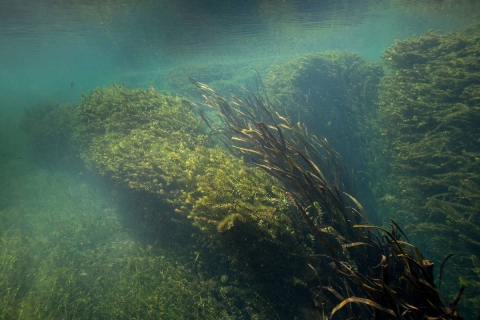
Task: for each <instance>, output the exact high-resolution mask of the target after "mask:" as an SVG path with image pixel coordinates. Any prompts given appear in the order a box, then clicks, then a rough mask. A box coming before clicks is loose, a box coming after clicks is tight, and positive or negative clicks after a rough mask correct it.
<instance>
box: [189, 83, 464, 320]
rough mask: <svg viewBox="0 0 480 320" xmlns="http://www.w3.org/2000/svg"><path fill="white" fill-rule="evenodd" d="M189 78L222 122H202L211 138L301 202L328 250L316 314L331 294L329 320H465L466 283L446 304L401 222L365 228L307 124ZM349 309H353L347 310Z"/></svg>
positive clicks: (333, 160)
mask: <svg viewBox="0 0 480 320" xmlns="http://www.w3.org/2000/svg"><path fill="white" fill-rule="evenodd" d="M191 80H192V82H193V83H194V84H195V85H196V86H197V87H199V88H200V89H201V90H203V91H204V94H205V96H206V98H207V99H206V105H207V106H209V107H211V108H212V109H213V110H214V111H215V112H216V113H217V115H218V117H219V118H220V119H221V121H222V122H223V125H222V126H220V127H215V126H214V123H215V122H214V121H211V120H209V119H208V118H206V117H204V120H205V121H206V122H207V124H208V125H209V127H210V128H211V130H212V131H211V134H216V135H219V136H220V139H222V138H223V141H224V143H225V145H227V146H228V147H230V150H232V152H234V153H238V152H239V153H242V154H244V155H245V156H247V157H248V159H249V160H250V161H251V162H253V163H255V164H256V165H257V166H259V167H261V168H263V169H264V170H265V171H266V172H268V173H269V174H271V175H273V176H275V177H277V178H279V180H280V181H282V182H283V190H284V192H285V195H286V197H287V198H289V199H290V201H291V202H292V203H295V204H296V206H297V207H298V210H299V211H300V214H301V216H302V217H303V219H304V220H305V222H306V224H307V225H308V227H309V228H310V229H311V231H312V233H313V235H314V237H316V239H317V240H318V241H319V242H321V243H322V244H323V246H324V247H325V249H326V251H327V254H321V255H319V256H321V257H322V259H330V261H331V264H330V265H329V267H330V268H333V269H334V270H335V271H336V274H335V273H334V274H335V276H333V277H332V276H331V274H332V273H331V272H328V273H327V274H329V275H330V277H324V276H325V272H326V271H327V270H325V266H322V267H320V264H317V263H314V264H310V265H309V266H310V267H311V268H312V269H313V270H314V271H315V273H316V275H317V277H318V283H317V285H316V287H315V289H312V293H313V296H312V298H313V300H314V301H315V305H316V307H318V308H319V310H321V309H323V305H322V304H323V301H324V297H325V294H330V295H332V297H333V298H337V299H339V300H340V303H339V304H338V305H337V306H336V307H334V308H332V309H331V315H332V316H333V315H334V314H336V313H337V312H343V313H344V314H343V315H341V316H342V317H343V318H345V317H351V316H353V314H355V315H356V316H358V315H360V316H362V317H363V318H366V319H371V318H376V319H399V318H402V319H419V318H425V317H432V318H450V319H462V317H461V316H460V315H459V312H458V310H457V304H458V302H459V300H460V297H461V296H462V293H463V291H464V289H465V285H464V283H462V285H461V288H460V291H459V292H458V295H457V297H456V298H455V300H453V302H451V303H448V301H444V300H442V298H441V297H442V294H441V292H440V291H439V290H438V289H437V287H436V284H435V282H434V277H433V263H431V262H430V261H429V260H427V259H425V258H424V257H423V255H422V254H421V252H420V250H419V249H418V248H417V247H415V246H413V245H411V244H410V243H409V242H408V239H407V238H406V236H405V235H404V234H403V232H402V231H401V229H400V228H399V227H398V225H397V224H396V223H395V222H394V221H393V220H392V224H391V227H392V230H391V231H388V230H386V229H383V228H379V227H375V226H372V225H369V224H368V221H367V220H366V217H365V214H364V213H363V208H362V206H361V204H360V203H359V202H358V201H357V200H355V198H353V197H352V196H350V195H349V194H347V193H344V194H342V193H341V190H342V189H344V186H343V185H342V184H341V181H342V180H341V179H342V178H343V177H345V174H344V172H342V170H341V168H342V165H341V164H340V160H339V157H338V156H337V155H336V153H335V152H334V151H333V150H332V149H331V148H330V147H329V145H328V144H327V143H326V141H325V140H322V139H318V138H316V137H315V136H309V135H308V134H307V130H306V128H305V127H304V126H301V125H294V124H292V122H291V121H290V120H289V119H288V118H285V117H282V116H280V115H279V113H278V112H276V111H275V109H274V108H273V106H272V104H271V103H270V101H269V100H268V97H267V96H265V95H262V94H252V93H250V92H246V93H245V97H239V96H237V95H233V96H232V100H231V101H227V100H226V99H225V98H223V97H221V96H219V95H217V94H216V93H215V92H214V91H213V90H212V89H211V88H209V87H208V86H206V85H205V84H202V83H199V82H196V81H195V80H193V79H191ZM235 150H237V151H235ZM347 200H348V201H350V202H351V205H350V206H349V205H347V204H346V203H347V202H346V201H347ZM358 223H361V224H360V225H359V224H358ZM375 229H378V230H380V231H381V232H382V233H384V236H382V235H380V234H379V233H377V232H375ZM402 236H403V237H404V239H401V238H402ZM442 266H443V264H442ZM325 283H328V285H325ZM353 304H355V305H353ZM346 305H349V306H350V308H344V307H345V306H346ZM446 306H447V307H446ZM322 311H323V310H322Z"/></svg>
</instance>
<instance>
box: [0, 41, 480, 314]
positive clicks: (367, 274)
mask: <svg viewBox="0 0 480 320" xmlns="http://www.w3.org/2000/svg"><path fill="white" fill-rule="evenodd" d="M439 37H441V36H439ZM395 52H396V51H395ZM298 61H301V64H300V65H298V64H296V63H298ZM298 61H296V62H295V63H292V64H291V65H288V64H286V67H285V68H286V69H287V71H288V72H283V71H282V70H281V68H279V69H277V70H276V71H274V72H272V73H271V74H270V75H269V76H268V77H267V79H266V82H267V85H266V86H265V87H264V86H263V84H262V83H261V82H259V83H258V92H257V93H251V92H248V91H244V92H243V95H242V96H241V95H235V94H234V95H231V97H230V100H227V99H226V98H223V97H222V96H221V95H219V94H217V93H216V92H215V91H213V90H212V89H211V88H210V87H208V86H207V85H205V84H202V83H200V82H197V81H195V80H192V82H193V83H194V84H195V85H196V86H197V87H199V88H200V89H201V90H202V91H203V94H204V96H205V97H206V101H205V106H203V107H206V108H209V109H210V112H206V111H204V108H197V107H196V106H195V105H194V104H193V103H191V102H190V101H188V100H187V99H185V98H182V97H179V96H175V95H171V94H166V93H157V92H156V91H155V90H152V89H149V90H144V89H128V88H126V87H125V86H122V85H116V84H111V85H109V86H108V87H105V88H97V89H95V90H92V91H91V92H90V93H89V94H88V95H84V96H83V97H82V101H81V102H80V103H79V104H78V105H76V106H75V107H74V108H73V109H72V111H71V112H69V121H68V123H70V124H71V131H70V132H71V134H70V137H71V143H73V144H74V145H75V148H76V149H75V150H78V152H79V156H80V157H81V159H82V160H83V161H84V163H85V164H86V166H87V167H88V168H89V169H91V171H92V172H93V173H98V174H99V175H100V176H102V177H103V178H104V179H105V180H107V181H110V182H111V183H113V184H114V185H115V187H116V188H120V189H121V192H122V194H124V195H127V194H128V195H129V196H130V197H131V199H132V200H133V201H132V202H133V203H134V205H133V206H134V207H135V206H136V209H135V210H131V212H130V213H129V214H130V215H133V214H136V215H138V217H137V218H138V220H139V221H143V222H147V223H148V224H150V225H152V226H154V227H157V228H156V229H155V228H150V229H148V228H145V230H147V229H148V230H152V229H155V230H157V231H156V232H157V234H156V235H154V236H157V237H158V238H157V239H155V241H154V244H153V245H152V244H148V245H146V246H141V245H139V244H138V243H136V242H134V241H128V240H125V239H124V238H122V233H121V232H120V234H117V233H118V232H119V231H121V230H122V228H121V223H119V222H118V221H114V220H112V221H110V222H108V221H107V220H105V221H103V220H102V219H107V217H108V216H109V215H110V214H111V212H110V210H107V212H104V213H105V214H104V215H102V218H101V219H100V220H101V221H96V220H95V219H93V218H92V217H93V216H94V215H92V217H89V218H85V220H82V221H84V222H82V223H81V224H79V222H78V221H77V220H75V219H73V218H70V217H69V218H70V219H73V220H72V221H75V223H70V224H69V223H68V222H66V223H64V222H62V223H61V225H62V226H63V225H64V224H65V225H67V226H68V227H65V229H64V227H62V228H60V231H57V232H58V234H59V236H60V238H59V239H60V240H58V239H56V238H55V239H54V242H53V243H59V245H58V246H57V247H56V248H57V249H58V251H53V252H52V253H51V254H49V255H47V257H46V258H45V260H44V261H45V263H46V265H47V266H58V268H57V269H56V271H55V273H48V274H47V273H45V274H43V273H39V274H40V275H41V277H40V279H43V280H42V281H41V283H40V284H38V286H39V287H38V288H37V287H32V288H33V289H30V288H29V287H27V289H25V290H26V291H28V290H30V291H28V292H29V293H30V294H29V295H23V294H22V295H17V293H15V292H14V291H8V292H6V298H5V299H4V301H6V302H5V305H7V306H8V309H9V310H11V311H9V312H11V313H10V314H12V315H13V316H11V315H10V314H9V317H16V316H17V315H18V313H17V312H26V311H28V310H30V311H28V312H32V314H35V312H37V313H38V312H40V313H39V314H41V315H43V318H45V317H46V318H48V317H59V316H61V312H63V311H65V309H66V308H68V312H69V314H71V312H74V313H75V314H77V312H78V314H82V315H85V316H86V317H104V316H105V315H108V317H114V318H132V317H137V318H149V317H155V316H158V315H162V316H163V317H164V318H166V319H170V318H171V319H174V318H175V317H176V318H179V317H180V318H192V319H195V318H205V319H209V318H215V317H217V318H218V317H220V318H222V319H224V318H226V319H228V318H232V319H242V318H245V319H278V318H280V319H282V318H287V319H290V318H291V319H294V318H295V317H297V315H298V314H299V310H301V309H306V310H309V311H311V312H313V313H315V314H316V315H317V316H318V317H323V316H322V314H323V315H325V314H330V315H331V316H335V317H336V318H348V317H352V316H354V315H357V316H360V317H363V318H369V319H370V318H375V319H398V318H402V319H421V318H424V317H430V318H433V319H441V318H443V319H462V317H461V316H460V314H459V311H458V305H459V303H460V301H462V300H461V298H462V295H463V292H464V290H465V287H466V285H465V282H464V281H463V280H462V281H461V283H460V286H458V284H451V285H449V286H450V287H451V288H452V289H451V290H453V291H455V290H457V289H458V287H460V288H459V289H458V290H457V291H455V293H454V294H452V295H450V296H445V295H443V294H442V292H441V291H440V284H441V279H440V280H439V281H436V279H435V277H434V271H433V266H434V264H433V263H432V262H431V261H430V260H428V259H426V258H425V257H424V255H423V254H422V253H421V252H420V250H419V249H418V247H416V246H415V245H413V244H412V242H410V241H409V239H408V238H407V236H406V235H405V234H404V233H403V231H402V230H401V229H400V227H399V224H397V223H396V222H395V221H393V220H392V221H391V222H390V227H389V228H388V229H387V228H381V227H376V226H374V225H372V224H371V223H369V221H368V219H367V213H369V211H367V210H365V209H364V207H363V206H362V205H361V204H360V202H359V201H357V200H356V199H355V188H354V186H353V184H352V183H351V180H350V170H349V169H347V167H346V165H345V163H344V160H343V159H342V158H341V157H340V155H339V153H338V152H337V151H335V148H333V147H332V146H331V145H330V143H329V141H330V140H333V141H334V142H335V137H337V138H339V139H340V138H342V137H347V136H348V137H351V140H348V141H357V142H358V143H359V144H362V145H366V146H367V147H368V144H369V143H368V141H369V140H368V138H367V137H366V136H367V135H368V134H369V132H371V131H373V130H374V127H373V126H372V127H369V126H370V124H371V123H373V121H372V119H371V118H375V117H376V116H377V114H376V110H375V109H374V104H375V101H376V100H375V92H376V90H377V83H378V81H379V77H380V76H381V73H382V72H383V71H382V68H380V67H378V66H377V65H373V64H369V63H367V62H366V61H364V60H363V59H362V58H361V57H360V56H358V55H355V54H349V53H332V52H329V53H325V54H318V55H309V56H303V57H300V60H298ZM387 61H394V59H392V60H388V58H387ZM400 61H401V60H400ZM406 65H407V66H408V64H406ZM298 66H301V68H299V67H298ZM304 67H305V70H304ZM295 68H296V69H298V70H297V71H298V72H299V73H300V75H297V74H296V73H293V74H294V75H295V77H294V78H293V79H294V80H292V78H288V80H285V81H286V82H287V83H288V84H287V85H285V86H284V87H283V89H282V90H283V91H282V90H280V91H279V92H273V91H272V90H274V89H272V88H273V87H271V86H273V84H271V83H273V82H271V83H270V84H268V81H274V80H272V79H273V77H275V76H274V75H275V72H277V74H278V76H279V78H280V75H282V76H283V75H287V74H290V75H291V74H292V72H289V71H292V70H294V69H295ZM309 70H313V71H309ZM297 71H295V72H297ZM304 72H305V73H304ZM455 74H456V73H454V75H455ZM393 76H394V74H393V73H392V74H389V75H388V76H387V78H386V80H384V82H383V83H384V87H383V88H386V85H385V83H388V81H389V80H388V79H390V78H389V77H393ZM349 77H351V79H350V78H349ZM305 78H308V80H305ZM312 78H315V79H317V80H316V81H315V82H318V83H325V85H327V84H332V86H331V87H329V88H328V90H326V89H324V88H323V87H322V86H318V87H315V85H312V86H311V88H309V89H308V90H306V91H304V92H301V90H303V89H302V86H300V89H295V87H296V86H297V84H298V83H297V82H300V83H302V84H304V86H303V87H305V86H307V85H311V79H312ZM269 79H270V80H269ZM275 79H276V78H275ZM349 79H350V80H349ZM347 80H348V81H347ZM302 81H303V82H302ZM359 84H361V85H359ZM357 85H358V87H357ZM439 85H440V84H439ZM280 87H281V86H280ZM399 88H402V86H401V85H398V84H397V85H396V86H395V89H399ZM297 90H300V91H297ZM314 90H317V91H318V92H317V91H314ZM321 90H325V91H324V92H323V93H322V94H320V93H319V92H320V91H321ZM310 92H317V93H318V95H316V96H315V95H311V96H310V98H309V99H307V98H305V95H306V94H307V97H308V94H309V93H310ZM410 92H414V91H412V90H410V91H409V92H408V93H409V94H410ZM435 92H436V91H435ZM467 92H470V91H467ZM472 92H473V91H472ZM317 93H315V94H317ZM330 94H331V95H330ZM270 95H271V97H272V98H270ZM282 95H283V96H282ZM290 96H292V97H290ZM385 96H386V94H385ZM385 96H382V97H381V98H382V99H385ZM324 97H328V99H325V98H324ZM335 97H338V98H339V99H335ZM340 98H341V99H340ZM310 99H312V100H310ZM314 100H319V101H320V102H318V101H314ZM380 101H381V102H380V106H381V107H385V108H386V106H385V105H382V101H385V100H380ZM390 101H396V99H392V100H390ZM400 101H401V100H400ZM408 101H410V100H408ZM277 103H278V105H279V106H280V107H277V106H276V105H277ZM295 103H297V107H298V106H302V107H304V108H303V109H301V110H302V111H301V113H300V116H299V115H298V114H294V113H293V108H294V106H295ZM310 103H311V104H310ZM322 104H326V105H331V106H332V108H333V110H334V111H335V112H338V113H339V116H338V117H337V116H336V115H334V114H330V113H329V112H328V110H327V109H328V108H325V107H324V106H323V105H322ZM392 105H393V104H392ZM389 106H390V105H389ZM289 108H290V109H289ZM315 108H318V110H317V109H315ZM462 110H463V109H462ZM454 111H455V112H452V114H455V113H456V111H458V110H457V109H454ZM283 112H285V113H286V114H288V116H283V115H281V113H283ZM317 112H319V113H322V112H323V116H324V118H322V119H320V118H318V119H316V121H314V122H312V123H311V125H312V126H313V127H314V130H313V131H312V129H310V131H309V129H308V128H309V126H308V125H306V124H303V123H302V122H307V121H306V120H309V119H310V118H313V117H314V115H316V114H317ZM41 114H43V113H41ZM392 114H394V115H395V113H392ZM302 117H305V119H304V118H302ZM329 117H330V118H329ZM357 117H358V119H357V121H358V123H356V122H355V121H356V118H357ZM325 118H326V119H325ZM425 118H427V117H426V116H425ZM454 118H455V117H454ZM293 119H294V120H293ZM382 119H383V118H382ZM459 119H463V118H462V117H460V118H459ZM462 121H463V120H462ZM297 122H298V123H297ZM329 123H330V126H332V125H334V126H336V127H337V130H336V131H335V130H332V131H331V134H332V139H328V140H327V139H325V138H318V137H317V136H316V135H313V134H311V133H312V132H315V131H318V134H319V136H325V135H327V134H328V130H325V131H322V130H324V128H326V127H327V128H328V127H329ZM383 123H386V122H382V124H383ZM449 125H450V124H449ZM391 127H394V125H392V124H390V125H389V126H388V128H391ZM402 128H403V127H401V126H400V127H398V130H401V129H402ZM447 128H448V127H447ZM413 129H415V127H412V130H413ZM392 130H397V128H392ZM339 132H340V133H341V134H339ZM384 133H385V132H384ZM394 133H398V132H392V133H391V136H389V135H388V134H389V133H385V135H386V137H387V138H390V137H392V136H393V134H394ZM403 133H404V132H402V134H403ZM336 134H338V135H336ZM350 134H351V136H350ZM425 136H426V135H425ZM349 139H350V138H349ZM371 139H372V140H373V139H374V138H373V137H372V138H371ZM389 141H390V140H389ZM350 147H351V148H354V143H352V144H351V145H350ZM355 147H359V146H355ZM446 147H448V149H445V150H447V151H450V150H456V149H454V147H453V146H451V145H448V146H446ZM345 148H346V149H349V148H348V147H345ZM371 148H376V147H375V146H374V147H371ZM396 148H397V146H395V148H392V149H393V150H397V149H396ZM372 150H373V149H372ZM442 150H443V149H442V148H441V149H440V151H442ZM358 152H360V150H359V151H358ZM467 152H473V151H467ZM370 153H372V152H370ZM463 154H464V153H462V155H463ZM348 156H350V157H355V156H358V154H357V153H356V152H353V151H351V153H350V154H349V155H348ZM370 156H371V155H370V154H369V151H368V150H367V151H365V153H364V154H361V157H365V159H366V160H369V159H370V163H371V162H372V161H373V160H371V159H372V158H369V157H370ZM391 157H392V158H393V159H396V158H395V157H396V155H395V154H392V155H391ZM455 160H457V159H455ZM399 168H400V167H399ZM471 168H472V169H476V167H471ZM472 177H474V175H472ZM468 179H470V176H469V178H468ZM391 181H392V182H396V181H398V180H395V178H394V177H392V179H391ZM402 187H403V185H402ZM405 188H406V187H405ZM65 190H66V191H67V190H69V189H68V188H65ZM447 190H448V189H447ZM452 190H453V189H452ZM400 194H401V192H400ZM405 194H406V192H405ZM125 198H126V197H125ZM386 198H387V197H386ZM388 199H389V200H390V201H391V202H394V201H393V200H396V198H395V196H393V195H391V196H389V197H388ZM384 203H385V201H384ZM461 204H462V205H464V206H468V203H466V202H462V203H461ZM91 209H93V211H94V212H96V213H98V212H100V211H101V209H99V208H91ZM125 210H126V211H130V208H129V207H128V206H126V207H125ZM65 211H68V210H65ZM104 211H105V210H104ZM412 212H413V211H412ZM73 213H75V212H73ZM112 216H114V215H112ZM99 222H101V223H99ZM404 223H405V221H402V224H404ZM90 225H96V226H97V229H95V228H91V229H89V227H88V226H90ZM102 226H103V227H106V228H113V229H111V230H110V231H109V232H106V233H105V232H102V230H99V229H98V228H101V227H102ZM419 226H421V225H419ZM167 228H168V229H171V230H170V231H169V232H166V229H167ZM140 229H141V228H140ZM89 231H91V232H94V234H95V236H94V235H93V234H92V236H91V237H92V238H93V239H95V237H99V238H98V239H96V240H95V241H92V240H89V241H88V242H85V240H84V237H83V236H82V235H83V234H85V232H89ZM130 232H131V231H130ZM148 232H150V231H148ZM162 233H167V234H168V235H175V237H176V239H173V240H170V244H173V245H172V246H169V247H170V248H171V249H170V250H171V251H170V250H166V247H163V246H160V245H158V246H157V244H159V243H160V242H159V241H160V239H161V238H162V236H165V235H163V234H162ZM68 234H70V236H68ZM106 234H110V235H112V237H114V236H113V234H116V235H115V237H120V238H121V239H120V238H119V239H116V238H109V237H107V236H105V235H106ZM7 235H8V234H7ZM100 235H103V236H100ZM4 236H5V233H4ZM76 236H78V238H75V237H76ZM123 237H125V235H123ZM5 241H8V239H7V240H5ZM15 241H16V240H15ZM15 241H14V242H12V245H13V246H14V247H19V248H21V250H22V251H25V252H26V253H28V252H29V251H28V250H24V249H22V248H23V247H22V246H23V244H22V243H21V242H19V241H16V242H15ZM41 243H47V244H48V243H51V242H50V239H48V238H46V239H42V241H41ZM94 243H95V245H94ZM113 243H117V244H119V245H118V246H117V247H116V248H112V246H113ZM85 244H88V245H87V246H85ZM75 247H76V248H77V249H75V250H72V248H75ZM152 248H155V249H152ZM117 250H118V251H117ZM32 251H34V250H32ZM5 252H6V253H5V255H6V256H8V257H9V259H6V260H5V261H7V264H6V266H5V267H4V268H3V270H6V271H2V272H4V273H5V274H10V273H8V270H11V269H12V265H14V264H15V263H17V262H16V261H19V259H17V258H15V257H14V258H11V257H10V256H12V253H11V252H9V251H5ZM56 252H57V253H58V255H56V254H57V253H56ZM103 253H104V254H103ZM442 253H443V256H442V257H441V258H440V261H441V259H443V258H444V257H445V256H447V258H446V259H445V260H443V263H442V264H441V266H440V274H442V272H443V270H444V263H445V262H446V261H447V260H449V258H450V257H451V255H447V253H446V252H442ZM99 256H101V257H102V258H98V257H99ZM169 258H171V259H169ZM62 259H67V260H62ZM471 259H472V261H473V260H474V257H472V258H471ZM475 259H476V258H475ZM8 261H10V262H8ZM475 261H476V260H475ZM450 262H451V261H450V260H449V261H448V263H449V264H450ZM475 263H476V264H477V265H478V262H475ZM79 267H80V270H78V268H79ZM476 268H478V267H476ZM47 269H48V268H45V270H47ZM0 271H1V270H0ZM456 271H458V270H455V272H456ZM45 272H46V271H45ZM75 272H76V275H77V276H76V277H75V276H73V275H74V274H75ZM158 272H160V274H158ZM162 272H164V273H162ZM25 273H26V274H31V275H33V272H30V273H29V271H28V270H27V271H25ZM440 278H441V277H440ZM16 281H17V280H15V282H13V283H17V282H16ZM18 281H19V280H18ZM19 283H21V282H19ZM8 285H9V287H11V286H12V285H10V283H8ZM46 288H55V290H53V291H51V292H50V291H48V290H47V289H46ZM112 288H115V289H114V290H112ZM132 288H133V289H132ZM107 289H108V290H110V292H109V293H105V291H106V290H107ZM19 290H20V289H19ZM95 290H97V291H95ZM26 291H23V292H26ZM32 292H33V293H38V294H39V295H38V296H39V297H45V298H43V300H44V301H48V302H47V303H46V305H47V307H45V308H44V310H43V311H39V309H38V308H39V307H38V301H39V300H36V299H35V296H34V295H33V294H31V293H32ZM73 293H76V295H74V294H73ZM164 295H166V296H164ZM187 296H188V297H187ZM26 297H30V298H26ZM79 297H82V298H81V299H80V298H79ZM99 297H102V298H101V299H99ZM28 299H32V300H31V302H30V300H28ZM104 299H105V300H104ZM97 300H99V302H98V303H94V301H97ZM12 301H14V302H12ZM126 301H133V302H134V303H132V305H131V306H130V305H128V303H126ZM119 302H120V303H119ZM19 303H20V304H21V305H22V306H23V307H22V308H20V309H19V308H18V307H15V304H19ZM76 304H77V307H75V305H76ZM183 304H187V305H186V306H185V307H184V306H183ZM11 306H14V307H11ZM167 306H170V307H167ZM62 308H63V309H62ZM72 308H73V309H72ZM24 310H25V311H24ZM31 310H33V311H31ZM42 312H45V313H42ZM40 318H41V317H40Z"/></svg>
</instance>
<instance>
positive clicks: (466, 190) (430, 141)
mask: <svg viewBox="0 0 480 320" xmlns="http://www.w3.org/2000/svg"><path fill="white" fill-rule="evenodd" d="M479 55H480V29H479V26H478V25H475V26H471V27H468V28H466V29H462V30H458V31H455V32H451V33H447V34H438V33H434V32H431V31H430V32H427V33H426V34H425V35H423V36H420V37H413V38H410V39H407V40H403V41H397V42H396V43H395V44H394V45H393V46H391V47H390V48H389V49H388V50H386V51H385V52H384V55H383V58H384V60H385V61H386V63H387V65H388V66H389V68H390V72H389V73H388V75H387V76H386V77H385V78H383V79H382V82H381V90H380V97H379V107H380V109H379V121H380V125H381V128H382V134H383V135H384V136H385V137H386V139H387V140H388V142H389V145H390V146H389V147H388V148H386V149H385V150H384V152H385V153H388V154H389V155H390V156H391V161H392V163H391V174H390V176H389V185H390V188H391V194H388V195H387V196H386V197H383V198H382V199H381V201H382V202H383V208H384V210H388V211H390V212H392V211H393V212H395V213H396V216H397V217H398V220H399V221H400V222H401V223H402V224H405V225H407V229H408V230H409V231H410V232H412V233H413V232H415V233H417V236H418V237H421V238H422V239H423V242H424V243H425V244H427V245H428V247H430V248H432V249H431V251H432V252H433V254H434V255H436V259H441V258H440V256H442V255H444V254H445V251H451V252H455V253H456V254H458V255H460V259H452V262H449V263H450V264H451V265H452V267H451V268H452V269H453V270H454V272H455V273H457V274H463V275H465V277H467V279H468V281H469V284H470V286H471V289H472V292H473V289H474V290H475V291H476V292H477V296H475V297H470V300H468V301H469V302H470V304H471V306H473V307H474V308H476V310H477V313H478V310H479V309H478V306H479V305H480V296H479V295H478V290H479V289H480V278H479V277H478V259H479V257H480V228H479V226H480V215H479V212H480V211H479V208H480V150H479V147H478V146H479V143H480V126H479V123H480V105H479V101H480V61H479V58H478V57H479Z"/></svg>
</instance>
